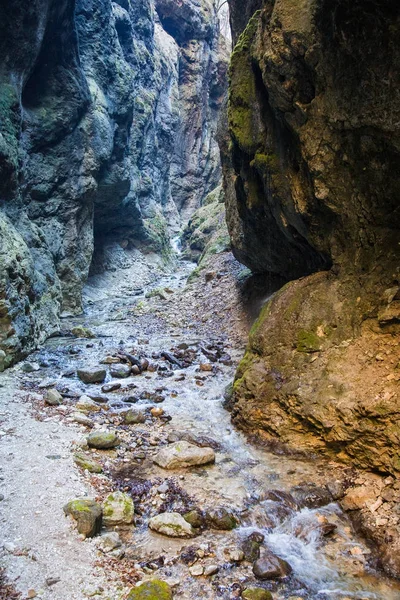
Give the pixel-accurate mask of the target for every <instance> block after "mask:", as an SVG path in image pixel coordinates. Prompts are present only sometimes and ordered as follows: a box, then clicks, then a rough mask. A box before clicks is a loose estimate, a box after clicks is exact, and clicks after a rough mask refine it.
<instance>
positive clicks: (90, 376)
mask: <svg viewBox="0 0 400 600" xmlns="http://www.w3.org/2000/svg"><path fill="white" fill-rule="evenodd" d="M77 373H78V377H79V379H80V380H81V381H83V383H103V381H104V380H105V378H106V376H107V372H106V370H105V369H100V368H98V369H78V372H77Z"/></svg>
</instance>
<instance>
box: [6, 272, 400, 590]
mask: <svg viewBox="0 0 400 600" xmlns="http://www.w3.org/2000/svg"><path fill="white" fill-rule="evenodd" d="M192 269H193V265H191V264H190V263H185V262H183V261H182V262H178V263H177V267H176V269H174V273H172V274H171V273H169V274H168V273H167V274H164V275H163V276H160V277H159V278H158V279H157V278H156V277H154V278H153V283H151V284H147V285H146V286H145V288H144V289H131V291H130V292H129V291H128V292H127V291H126V290H125V291H124V292H123V293H121V291H120V288H118V290H119V291H116V290H113V288H112V286H111V287H110V288H109V289H107V293H106V294H104V293H103V292H104V290H102V293H101V294H100V299H96V290H100V289H101V285H102V284H101V279H98V280H97V281H96V284H95V285H91V284H89V287H88V290H87V294H86V295H87V298H89V301H88V302H87V304H86V307H85V312H84V314H83V315H82V316H81V317H76V318H69V319H65V320H64V322H63V330H65V332H69V331H70V330H71V329H73V328H74V327H76V326H84V327H86V328H88V329H89V330H91V331H92V332H93V333H94V334H95V336H96V337H94V338H93V339H83V338H74V337H71V336H70V334H68V335H67V334H66V333H65V334H64V335H61V336H59V337H54V338H51V339H50V340H48V341H47V342H46V344H45V345H44V346H43V348H41V349H40V350H39V351H38V352H36V353H35V354H34V355H32V356H30V357H29V359H28V362H29V363H31V364H34V365H35V369H36V365H38V370H34V371H33V372H32V373H24V375H23V376H24V385H25V388H26V389H32V390H36V391H37V390H38V389H41V390H43V389H45V388H46V387H52V386H54V385H56V386H57V388H58V389H59V390H60V391H61V392H62V393H63V394H64V396H65V401H66V404H67V405H70V406H73V404H74V402H76V400H77V399H78V397H79V396H81V395H82V394H83V393H85V394H86V395H89V396H92V397H93V398H95V399H96V398H97V399H99V396H102V398H100V399H103V400H107V402H106V403H105V404H104V403H103V404H101V406H102V407H103V410H102V411H101V412H98V413H95V414H94V415H92V417H93V420H94V421H96V426H98V427H102V428H109V427H111V428H112V429H118V431H120V432H121V435H122V437H123V439H124V440H125V441H126V443H125V445H124V447H123V448H122V449H120V450H117V451H109V452H107V453H106V455H107V458H106V461H105V465H106V469H105V471H106V473H107V476H108V477H107V478H104V487H105V489H106V488H107V485H109V482H110V478H111V481H112V482H113V485H116V486H119V487H121V489H127V490H133V489H134V488H135V486H136V488H135V490H136V491H135V494H136V496H135V504H136V507H137V509H138V512H140V513H141V515H140V516H138V520H137V524H136V527H135V528H130V529H128V530H125V531H122V532H121V536H122V537H123V538H124V542H125V544H126V546H127V548H129V552H128V553H127V556H128V555H129V560H131V563H132V566H135V568H136V569H139V571H140V572H141V573H142V575H143V576H144V577H149V576H157V577H159V578H161V579H167V580H168V581H169V582H170V583H171V585H173V586H174V594H175V596H176V597H177V598H182V599H192V600H194V599H203V598H204V599H208V600H211V599H214V598H223V599H230V598H235V597H240V590H243V589H245V588H246V587H255V586H259V587H263V588H265V589H267V590H270V591H271V592H272V593H273V597H274V599H276V600H281V599H287V598H292V599H294V598H296V600H297V599H304V600H305V599H310V600H326V599H332V600H339V599H341V600H345V599H349V598H352V599H355V600H366V599H369V600H372V599H374V600H398V599H399V598H400V587H399V586H398V585H397V584H396V583H394V582H393V581H391V580H388V579H387V578H385V577H384V576H383V575H382V573H380V572H376V571H375V570H374V560H373V552H371V549H370V548H369V547H368V545H367V544H366V543H365V541H363V540H362V539H360V538H359V537H358V536H357V535H356V534H355V532H354V531H353V529H352V526H351V524H350V522H349V521H348V519H347V517H346V516H345V515H344V514H343V513H342V512H341V510H340V508H339V506H338V505H337V504H335V503H333V502H332V501H331V500H329V499H326V498H324V495H323V494H322V495H321V489H322V490H325V491H326V488H324V485H325V483H326V482H327V481H328V480H329V477H330V476H329V470H330V469H332V477H333V479H334V470H335V469H340V468H341V467H340V466H339V465H336V464H335V465H330V464H327V463H326V462H324V461H320V460H317V459H313V460H305V459H303V460H300V459H297V458H293V457H287V456H284V455H280V456H277V455H274V454H272V453H270V452H267V451H266V450H264V449H262V448H259V447H257V446H255V445H253V444H252V443H251V442H250V441H248V440H247V439H246V437H245V436H244V435H243V434H242V433H241V432H239V431H237V430H235V428H234V427H233V426H232V424H231V421H230V414H229V412H227V411H226V410H225V409H224V407H223V398H224V391H225V388H226V386H227V385H228V384H229V383H230V382H231V381H232V379H233V376H234V371H235V366H236V365H237V363H238V361H239V360H240V358H241V356H242V355H243V350H244V345H245V337H244V336H242V339H241V340H238V339H237V338H236V339H232V338H230V336H229V335H228V334H226V333H223V332H222V331H220V330H218V329H215V330H214V332H212V331H211V332H210V327H209V326H206V325H207V324H205V323H204V321H203V320H202V316H203V311H202V310H201V302H200V303H199V294H201V293H202V287H204V286H205V284H202V283H200V282H198V281H197V282H194V283H193V284H191V285H189V286H188V287H187V286H186V282H187V278H188V275H189V274H190V273H191V271H192ZM119 277H120V278H121V277H122V278H124V279H125V280H126V277H125V276H124V273H123V271H122V275H121V274H119ZM226 277H227V278H228V279H229V277H231V278H232V275H230V274H229V273H228V274H227V275H226ZM222 279H223V278H222ZM222 279H221V281H222ZM216 285H218V282H217V283H216ZM221 285H223V281H222V283H221ZM229 289H231V288H229ZM232 289H234V286H233V288H232ZM151 290H153V293H152V294H151V293H150V294H149V292H151ZM160 290H161V293H160V295H158V294H159V291H160ZM146 296H147V297H146ZM199 306H200V308H199ZM213 309H214V308H213V306H212V296H211V295H210V294H205V296H204V311H205V312H207V313H208V312H211V313H212V311H213ZM188 315H189V316H188ZM237 318H238V319H239V318H240V314H239V313H238V315H237ZM208 325H209V324H208ZM123 352H129V353H130V354H135V356H139V357H146V358H147V359H148V360H149V361H150V363H152V364H154V365H155V368H156V370H154V371H149V370H148V371H146V372H145V373H143V374H141V375H138V376H132V377H128V378H126V379H118V380H116V379H113V380H112V378H111V376H110V375H109V373H108V375H107V380H106V383H110V382H111V381H113V382H116V383H118V384H121V387H120V388H119V389H117V390H115V391H113V392H109V393H103V392H101V391H100V387H101V386H99V385H85V384H84V383H82V382H81V381H80V380H79V379H78V378H77V377H76V369H77V368H81V367H85V368H87V367H97V366H99V364H100V363H101V362H102V361H103V360H104V359H105V357H106V356H112V355H116V354H118V353H120V354H121V353H123ZM162 353H169V354H166V355H164V356H163V355H162ZM171 355H172V357H175V359H176V362H175V363H174V362H171V361H170V360H169V359H168V357H171ZM166 356H167V358H166ZM205 364H206V365H207V367H201V368H200V365H205ZM103 366H104V365H103ZM105 366H106V367H107V369H108V368H109V366H108V365H105ZM203 368H204V369H205V368H207V369H210V370H201V369H203ZM16 371H17V372H18V367H17V368H16ZM155 398H157V399H156V400H155ZM161 399H162V401H161ZM132 406H134V407H135V408H138V409H140V410H143V411H145V412H146V414H147V415H148V420H147V421H146V423H144V424H138V425H134V426H131V427H130V428H127V427H126V426H124V425H123V424H122V422H121V413H123V412H124V411H126V410H127V409H129V408H132ZM154 407H162V409H163V411H164V415H163V418H155V417H151V416H150V413H149V410H150V409H151V408H154ZM38 410H39V416H40V414H41V413H43V414H45V413H46V410H47V411H48V410H51V409H49V408H46V409H44V408H43V407H39V409H38ZM67 413H68V411H67ZM128 429H129V431H128ZM124 436H125V437H124ZM204 436H206V437H208V438H211V439H212V440H213V443H214V444H215V447H216V449H217V450H216V455H217V459H216V463H215V465H212V466H205V467H200V468H192V469H189V470H184V471H183V470H181V471H174V472H170V471H165V470H163V469H161V468H160V467H157V466H156V465H155V464H154V463H153V461H152V458H153V456H154V454H155V453H156V452H157V451H158V450H159V449H160V446H163V445H165V444H166V443H167V442H168V441H171V440H174V439H181V438H182V437H186V438H187V439H190V440H194V441H199V439H200V438H204ZM200 441H202V440H201V439H200ZM103 456H104V454H103ZM97 482H98V485H99V486H100V491H101V485H102V480H101V477H98V478H97ZM99 482H100V483H99ZM107 482H108V484H107ZM139 483H141V485H142V486H143V489H144V490H145V491H144V492H143V490H142V492H143V493H142V492H141V494H139V493H138V492H137V487H138V485H139ZM164 483H166V486H164V487H163V485H162V484H164ZM160 486H161V487H162V489H164V492H159V490H158V488H159V487H160ZM166 489H167V490H168V489H169V491H167V492H165V490H166ZM276 490H278V492H277V493H276V492H275V491H276ZM313 491H314V492H315V493H313ZM282 492H283V494H282ZM286 492H291V493H292V496H291V497H288V496H286V495H285V493H286ZM293 497H294V498H296V504H295V505H293V503H292V498H293ZM288 498H289V499H288ZM166 504H168V508H169V509H173V510H178V512H179V511H181V512H184V509H185V510H186V509H187V508H193V507H196V508H197V509H200V510H202V511H205V510H207V509H210V508H216V507H220V508H225V509H228V510H230V511H233V513H234V514H235V516H236V518H237V520H238V527H237V528H236V529H233V530H232V531H217V530H214V529H209V528H206V529H204V531H202V532H201V533H200V534H199V535H198V536H197V537H195V538H193V539H190V540H182V539H172V538H167V537H165V536H161V535H159V534H157V533H154V532H152V531H150V530H149V529H148V526H147V522H148V518H149V516H151V515H153V514H157V512H158V511H159V510H160V507H162V506H165V505H166ZM321 523H323V524H326V523H328V524H329V525H330V527H331V530H332V531H331V533H330V534H329V535H323V532H322V528H321V527H320V524H321ZM254 532H259V533H261V534H263V536H264V542H263V545H262V547H261V552H263V551H264V550H265V549H269V550H271V551H273V552H274V553H275V554H276V555H277V556H279V557H281V558H283V559H285V560H286V561H287V562H288V563H289V564H290V566H291V567H292V569H293V573H292V574H291V575H290V576H289V577H286V578H285V579H282V580H276V581H257V579H256V578H255V577H254V575H253V572H252V564H251V563H250V562H246V561H243V560H235V553H234V551H235V550H238V549H239V550H240V548H241V547H242V544H243V542H244V540H245V539H246V538H247V537H248V536H249V535H250V534H251V533H254ZM188 548H189V550H187V549H188ZM185 549H186V550H185ZM185 552H186V554H185ZM190 552H192V557H190ZM188 556H189V558H188ZM232 557H233V558H232ZM125 560H126V559H125ZM193 564H197V565H200V566H204V567H207V566H209V565H216V566H218V572H217V573H216V574H214V575H212V576H209V577H206V576H203V575H200V576H193V575H191V573H190V571H189V568H190V566H192V565H193Z"/></svg>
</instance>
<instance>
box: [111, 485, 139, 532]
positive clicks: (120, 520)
mask: <svg viewBox="0 0 400 600" xmlns="http://www.w3.org/2000/svg"><path fill="white" fill-rule="evenodd" d="M134 515H135V507H134V504H133V500H132V498H131V496H129V495H128V494H124V493H123V492H113V493H112V494H110V495H109V496H107V498H106V499H105V501H104V503H103V523H104V525H105V526H106V527H114V526H115V525H131V524H132V523H133V522H134Z"/></svg>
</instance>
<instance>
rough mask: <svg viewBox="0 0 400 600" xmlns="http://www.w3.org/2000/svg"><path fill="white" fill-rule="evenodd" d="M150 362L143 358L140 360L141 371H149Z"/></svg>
mask: <svg viewBox="0 0 400 600" xmlns="http://www.w3.org/2000/svg"><path fill="white" fill-rule="evenodd" d="M149 365H150V363H149V361H148V360H147V358H141V359H140V369H141V370H142V371H147V369H148V368H149Z"/></svg>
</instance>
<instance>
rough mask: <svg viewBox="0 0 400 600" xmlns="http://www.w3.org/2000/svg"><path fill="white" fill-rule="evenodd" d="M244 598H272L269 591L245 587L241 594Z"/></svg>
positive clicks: (247, 599) (266, 599)
mask: <svg viewBox="0 0 400 600" xmlns="http://www.w3.org/2000/svg"><path fill="white" fill-rule="evenodd" d="M242 598H245V600H273V598H272V594H271V592H268V591H267V590H263V589H262V588H247V589H246V590H244V592H243V594H242Z"/></svg>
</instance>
